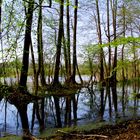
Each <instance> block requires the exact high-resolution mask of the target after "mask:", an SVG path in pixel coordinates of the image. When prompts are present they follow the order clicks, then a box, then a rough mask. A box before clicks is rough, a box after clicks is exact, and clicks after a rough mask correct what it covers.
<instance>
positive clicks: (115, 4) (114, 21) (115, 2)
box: [111, 0, 117, 86]
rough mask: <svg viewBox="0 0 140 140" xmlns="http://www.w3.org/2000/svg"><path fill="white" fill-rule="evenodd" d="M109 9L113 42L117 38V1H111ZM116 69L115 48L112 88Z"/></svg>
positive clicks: (115, 78) (115, 52) (114, 82)
mask: <svg viewBox="0 0 140 140" xmlns="http://www.w3.org/2000/svg"><path fill="white" fill-rule="evenodd" d="M111 9H112V18H113V33H114V41H115V40H116V38H117V33H116V31H117V29H116V16H117V0H113V2H112V0H111ZM116 67H117V46H116V47H115V51H114V62H113V72H112V83H113V86H116V82H117V77H116V75H117V71H116V70H115V68H116Z"/></svg>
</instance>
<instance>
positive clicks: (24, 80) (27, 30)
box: [19, 0, 34, 88]
mask: <svg viewBox="0 0 140 140" xmlns="http://www.w3.org/2000/svg"><path fill="white" fill-rule="evenodd" d="M33 9H34V0H31V1H30V3H29V4H28V12H27V14H26V28H25V39H24V49H23V59H22V68H21V75H20V81H19V86H20V87H22V88H24V87H26V83H27V76H28V66H29V47H30V45H31V29H32V18H33Z"/></svg>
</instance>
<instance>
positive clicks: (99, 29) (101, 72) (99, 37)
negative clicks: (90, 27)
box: [96, 0, 104, 83]
mask: <svg viewBox="0 0 140 140" xmlns="http://www.w3.org/2000/svg"><path fill="white" fill-rule="evenodd" d="M96 11H97V26H98V27H97V31H98V39H99V46H100V82H101V83H102V82H103V80H104V65H103V58H104V52H103V48H102V47H101V45H102V33H101V22H100V11H99V4H98V0H96Z"/></svg>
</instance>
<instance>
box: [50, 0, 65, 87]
mask: <svg viewBox="0 0 140 140" xmlns="http://www.w3.org/2000/svg"><path fill="white" fill-rule="evenodd" d="M63 9H64V0H60V14H59V17H60V18H59V31H58V40H57V46H56V47H57V48H56V49H57V50H56V60H55V71H54V80H53V85H59V70H60V56H61V45H62V44H61V43H62V37H63Z"/></svg>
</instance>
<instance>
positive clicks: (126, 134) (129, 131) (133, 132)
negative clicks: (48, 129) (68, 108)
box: [47, 120, 140, 140]
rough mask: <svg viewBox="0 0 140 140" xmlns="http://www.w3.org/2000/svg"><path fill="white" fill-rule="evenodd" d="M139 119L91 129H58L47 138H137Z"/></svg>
mask: <svg viewBox="0 0 140 140" xmlns="http://www.w3.org/2000/svg"><path fill="white" fill-rule="evenodd" d="M139 139H140V120H134V121H125V122H121V123H119V124H117V125H106V126H103V127H101V128H99V129H93V130H91V131H88V132H87V131H86V130H85V131H81V132H80V131H79V132H78V131H73V132H65V131H62V130H60V131H59V130H58V131H57V134H56V135H54V136H52V137H49V138H47V140H139Z"/></svg>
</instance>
